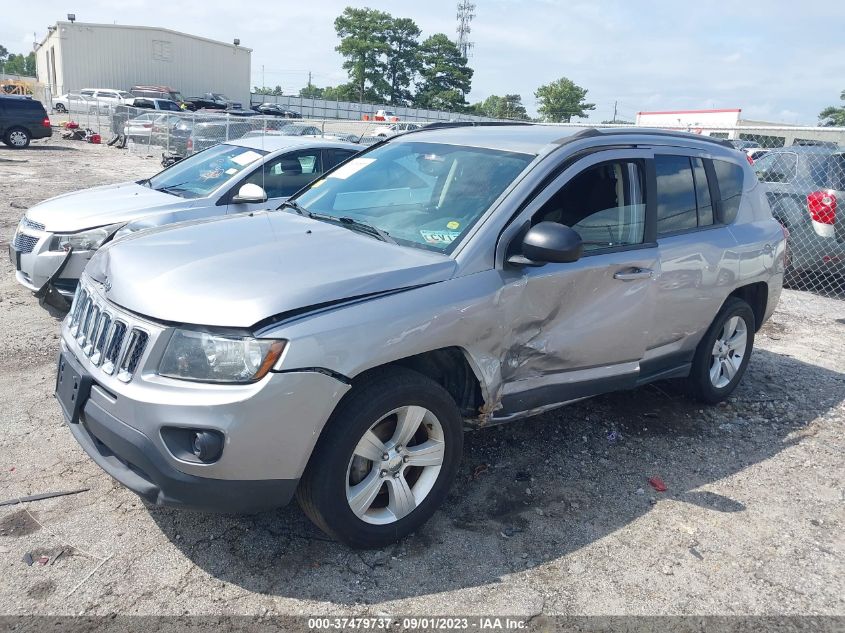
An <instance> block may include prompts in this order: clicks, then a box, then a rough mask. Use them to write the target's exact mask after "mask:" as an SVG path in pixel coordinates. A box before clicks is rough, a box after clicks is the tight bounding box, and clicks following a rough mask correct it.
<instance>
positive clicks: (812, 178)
mask: <svg viewBox="0 0 845 633" xmlns="http://www.w3.org/2000/svg"><path fill="white" fill-rule="evenodd" d="M754 170H755V171H756V172H757V176H758V178H759V179H760V181H761V182H762V183H763V189H764V191H765V192H766V196H767V197H768V200H769V203H770V204H771V206H772V214H773V215H774V217H775V219H776V220H778V221H779V222H780V223H781V224H783V225H784V226H785V227H786V228H787V229H788V230H789V247H790V248H789V264H790V272H791V273H794V275H796V276H798V275H801V274H802V273H808V272H829V273H834V274H839V275H842V274H845V218H843V215H845V148H842V147H836V146H827V145H804V146H802V145H794V146H792V147H784V148H778V149H772V150H769V152H768V153H766V154H765V155H764V156H762V157H760V158H759V159H758V160H756V161H755V162H754ZM792 281H797V280H792Z"/></svg>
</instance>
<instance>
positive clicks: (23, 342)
mask: <svg viewBox="0 0 845 633" xmlns="http://www.w3.org/2000/svg"><path fill="white" fill-rule="evenodd" d="M157 169H158V166H157V163H156V160H155V159H151V158H149V159H143V158H141V157H139V156H137V155H130V154H129V153H128V152H126V151H119V150H114V149H111V148H109V147H106V146H93V145H86V144H83V143H71V142H64V141H61V140H58V139H55V138H54V139H53V140H51V141H49V142H36V143H33V146H32V148H31V149H29V150H25V151H11V150H7V149H6V148H5V147H0V236H2V248H3V249H4V251H3V252H5V248H6V243H7V241H8V239H9V238H10V237H11V235H12V232H13V230H14V226H15V224H16V223H17V221H18V219H19V218H20V216H21V215H22V214H23V210H24V209H25V208H26V207H28V206H29V205H31V204H33V203H35V202H38V201H39V200H42V199H44V198H47V197H50V196H53V195H57V194H60V193H63V192H66V191H71V190H75V189H79V188H82V187H86V186H92V185H97V184H104V183H107V182H112V181H115V180H120V179H124V178H127V179H128V178H139V177H145V176H148V175H150V174H152V173H154V172H155V171H157ZM844 308H845V304H843V302H842V301H840V300H833V299H824V298H820V297H817V296H814V295H812V294H809V293H802V292H795V291H785V293H784V296H783V298H782V300H781V303H780V306H779V308H778V310H777V312H776V313H775V315H774V317H773V318H772V320H771V321H770V322H769V323H767V324H766V326H765V327H764V328H763V329H762V331H761V332H760V333H759V334H758V338H757V345H756V349H755V351H754V354H753V357H752V359H751V363H750V366H749V369H748V373H747V374H746V376H745V380H744V382H743V383H742V385H741V386H740V388H739V389H738V390H737V392H736V393H735V396H734V397H733V398H732V399H731V401H730V402H728V403H725V404H724V405H722V406H717V407H706V408H702V407H701V405H699V404H697V403H695V402H692V401H691V400H688V399H686V398H685V397H684V396H683V395H681V394H680V392H679V391H678V390H677V389H676V388H675V386H674V385H672V384H659V385H653V386H650V387H646V388H643V389H640V390H637V391H633V392H626V393H620V394H614V395H610V396H605V397H601V398H595V399H593V400H589V401H585V402H583V403H580V404H578V405H574V406H571V407H568V408H565V409H561V410H559V411H556V412H553V413H550V414H546V415H543V416H539V417H536V418H533V419H530V420H528V421H525V422H523V423H521V424H517V425H513V426H505V427H498V428H491V429H487V430H484V431H478V432H475V433H472V434H469V435H468V436H467V439H466V453H465V457H464V461H463V464H462V468H461V471H460V473H459V476H458V479H457V482H456V484H455V486H454V488H453V491H452V494H451V496H450V498H449V499H448V501H447V503H446V505H445V507H444V508H443V509H442V511H440V512H439V513H438V514H437V515H436V516H435V517H434V518H433V519H432V520H431V521H430V522H429V523H428V524H427V525H426V526H425V527H424V528H423V529H422V530H421V531H420V532H419V533H417V534H416V535H414V536H412V537H410V538H408V539H406V540H405V541H403V542H402V543H399V544H397V545H395V546H392V547H390V548H387V549H385V550H383V551H370V552H357V551H350V550H349V549H347V548H345V547H343V546H340V545H338V544H336V543H333V542H330V541H327V540H326V539H325V537H323V535H322V534H321V533H319V532H318V531H317V530H316V529H315V528H313V527H312V526H311V524H310V523H309V522H308V521H307V520H306V519H305V518H304V517H303V515H302V514H301V513H300V511H299V509H298V508H297V507H296V506H295V505H294V506H291V507H289V508H286V509H283V510H280V511H277V512H272V513H267V514H262V515H258V516H250V517H231V516H214V515H204V514H196V513H189V512H183V511H175V510H171V509H162V508H149V507H145V505H144V504H143V503H142V502H141V501H140V500H139V499H138V498H137V497H136V496H134V495H133V494H132V493H130V492H128V491H127V490H126V489H124V488H122V487H121V486H120V485H118V484H117V483H116V482H114V481H112V480H111V479H110V478H109V477H108V476H107V475H106V474H105V473H103V472H102V471H101V470H100V469H99V468H98V467H97V466H96V465H95V464H94V463H93V462H92V461H91V460H90V459H88V458H87V457H86V455H85V454H84V453H83V451H82V450H81V449H80V448H79V447H78V446H77V444H76V442H75V441H74V440H73V439H72V437H71V435H70V433H69V432H68V430H67V429H66V428H65V426H64V424H63V422H62V419H61V416H60V414H59V409H58V406H57V405H56V404H55V401H54V399H53V397H52V389H53V380H54V358H55V354H56V348H57V339H58V332H59V320H58V319H57V318H56V317H55V316H51V315H49V314H48V313H47V312H45V311H44V310H42V309H41V308H39V306H38V305H37V302H36V301H35V300H34V299H33V297H32V296H31V294H30V293H29V292H27V291H25V290H24V289H23V288H21V287H20V286H18V285H17V284H16V283H15V281H14V276H13V273H12V271H11V268H10V266H9V265H8V263H7V264H6V265H4V266H2V272H0V411H2V412H3V417H2V419H3V423H4V424H3V430H4V433H3V435H2V437H0V456H2V459H0V489H2V490H3V495H2V496H3V497H6V498H8V497H14V496H18V495H28V494H35V493H40V492H49V491H56V490H68V489H74V488H80V487H87V488H90V491H89V492H85V493H83V494H79V495H74V496H68V497H61V498H56V499H51V500H46V501H39V502H33V503H28V504H26V505H25V506H22V505H16V506H14V505H13V506H6V507H0V612H2V613H6V614H18V615H21V614H33V613H39V614H105V613H121V614H182V613H190V614H222V615H232V614H346V615H351V614H372V615H374V614H466V615H469V614H511V615H522V616H532V615H536V614H541V613H542V614H566V615H596V614H636V615H646V614H652V615H653V614H698V615H711V614H719V615H735V614H745V615H762V614H765V615H806V614H817V615H845V580H844V579H843V574H842V570H843V568H845V565H843V563H844V562H845V558H844V557H845V539H843V533H845V532H843V524H844V523H845V513H843V506H844V505H845V504H843V502H845V487H844V485H845V469H843V460H842V455H843V450H844V449H845V440H843V430H844V429H843V421H845V407H844V406H843V402H842V401H843V397H845V377H844V376H843V371H845V360H843V358H845V318H843V317H845V309H844ZM652 476H659V477H661V478H662V479H663V480H664V481H665V483H666V485H667V486H668V490H667V491H666V492H662V493H661V492H657V491H655V490H654V489H653V488H652V487H651V486H650V485H649V483H648V479H649V478H650V477H652ZM27 553H30V554H31V555H32V556H33V558H34V559H35V563H34V564H33V565H31V566H28V565H27V564H26V563H25V562H24V561H23V560H22V559H23V557H24V556H25V555H26V554H27ZM42 556H43V557H47V559H48V562H47V564H44V565H41V564H39V562H38V561H39V558H41V557H42ZM42 560H43V559H42ZM92 571H93V572H94V573H93V574H91V572H92ZM89 574H90V577H89Z"/></svg>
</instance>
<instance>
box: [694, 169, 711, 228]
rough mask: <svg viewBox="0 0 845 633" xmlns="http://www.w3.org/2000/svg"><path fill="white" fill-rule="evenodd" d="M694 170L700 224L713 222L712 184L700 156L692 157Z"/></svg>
mask: <svg viewBox="0 0 845 633" xmlns="http://www.w3.org/2000/svg"><path fill="white" fill-rule="evenodd" d="M692 172H693V176H695V201H696V203H697V206H698V226H710V225H711V224H713V202H712V200H711V199H710V186H709V185H708V183H707V172H706V171H705V169H704V162H703V161H702V160H701V159H700V158H693V159H692Z"/></svg>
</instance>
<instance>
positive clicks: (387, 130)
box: [369, 123, 422, 136]
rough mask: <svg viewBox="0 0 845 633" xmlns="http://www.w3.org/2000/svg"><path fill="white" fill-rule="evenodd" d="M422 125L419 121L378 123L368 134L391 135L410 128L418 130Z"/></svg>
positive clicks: (407, 130)
mask: <svg viewBox="0 0 845 633" xmlns="http://www.w3.org/2000/svg"><path fill="white" fill-rule="evenodd" d="M421 127H422V125H421V124H419V123H391V124H390V125H380V126H379V127H377V128H376V129H374V130H373V131H372V132H371V133H370V134H369V136H393V135H394V134H399V133H400V132H409V131H410V130H419V129H420V128H421Z"/></svg>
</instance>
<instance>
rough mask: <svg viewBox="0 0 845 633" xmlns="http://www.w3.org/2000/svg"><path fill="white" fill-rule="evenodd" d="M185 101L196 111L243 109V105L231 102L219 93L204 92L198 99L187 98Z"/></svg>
mask: <svg viewBox="0 0 845 633" xmlns="http://www.w3.org/2000/svg"><path fill="white" fill-rule="evenodd" d="M187 101H188V103H190V104H192V105H193V106H194V108H196V109H197V110H200V109H202V108H205V109H207V110H232V109H235V110H240V109H242V108H243V104H241V103H240V102H239V101H232V100H231V99H229V98H228V97H227V96H226V95H224V94H221V93H219V92H206V93H205V94H204V95H201V96H199V97H188V99H187Z"/></svg>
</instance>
